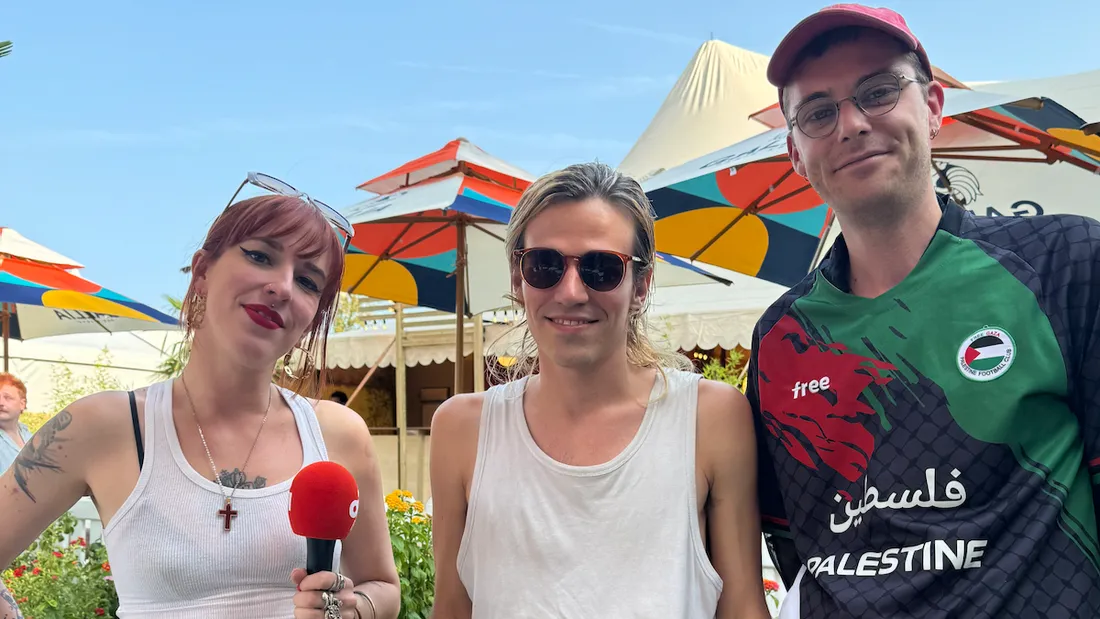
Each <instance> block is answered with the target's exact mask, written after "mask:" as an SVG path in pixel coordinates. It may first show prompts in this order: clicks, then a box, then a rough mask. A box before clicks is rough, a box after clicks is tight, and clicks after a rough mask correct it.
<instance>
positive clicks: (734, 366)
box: [703, 350, 746, 391]
mask: <svg viewBox="0 0 1100 619" xmlns="http://www.w3.org/2000/svg"><path fill="white" fill-rule="evenodd" d="M726 355H727V359H726V363H725V365H723V364H722V363H720V362H719V361H718V359H711V360H710V361H708V362H707V364H706V365H704V366H703V378H707V379H710V380H716V381H719V382H723V383H728V384H730V385H733V386H734V387H737V388H738V389H742V391H743V390H744V389H743V383H744V379H745V377H744V375H743V373H744V367H745V362H746V358H745V357H746V355H745V353H743V352H741V351H739V350H731V351H728V352H727V353H726Z"/></svg>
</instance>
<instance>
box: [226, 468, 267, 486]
mask: <svg viewBox="0 0 1100 619" xmlns="http://www.w3.org/2000/svg"><path fill="white" fill-rule="evenodd" d="M218 481H219V482H220V483H221V485H223V486H225V487H227V488H240V489H242V490H255V489H257V488H264V487H266V486H267V478H266V477H259V476H257V477H256V479H253V480H252V481H248V476H247V475H245V474H244V471H242V470H241V469H233V472H232V473H230V472H229V471H226V470H225V469H222V472H221V473H219V474H218Z"/></svg>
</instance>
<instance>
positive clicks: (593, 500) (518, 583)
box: [457, 369, 722, 619]
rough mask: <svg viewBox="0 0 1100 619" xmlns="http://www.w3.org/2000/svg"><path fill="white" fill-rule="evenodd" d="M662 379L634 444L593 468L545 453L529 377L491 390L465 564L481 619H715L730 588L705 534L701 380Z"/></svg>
mask: <svg viewBox="0 0 1100 619" xmlns="http://www.w3.org/2000/svg"><path fill="white" fill-rule="evenodd" d="M665 375H666V376H667V377H668V390H667V393H666V392H665V386H664V381H663V380H662V379H661V377H660V374H659V373H658V378H657V380H656V381H655V384H654V387H653V392H652V394H651V397H650V400H651V403H650V405H649V407H648V408H647V409H646V412H645V416H644V418H643V420H642V424H641V427H640V428H639V430H638V433H637V434H636V435H635V437H634V439H633V440H632V441H631V442H630V444H629V445H627V447H626V448H625V449H624V450H623V451H622V452H621V453H620V454H618V455H617V456H616V457H615V458H613V459H611V460H610V461H608V462H605V463H603V464H599V465H596V466H571V465H566V464H562V463H560V462H558V461H556V460H554V459H552V458H551V457H550V456H548V455H546V453H545V452H543V451H542V450H541V449H540V448H539V447H538V445H537V444H536V443H535V441H534V439H533V438H532V437H531V433H530V430H529V428H528V426H527V422H526V418H525V417H524V412H523V397H522V393H523V385H524V383H525V381H526V379H521V380H519V381H516V382H513V383H509V384H506V385H500V386H497V387H493V388H492V389H490V390H488V391H487V392H486V395H485V405H484V407H483V409H482V414H481V422H480V436H479V438H478V449H477V460H476V463H475V465H474V473H473V482H472V484H471V486H470V501H469V506H468V509H467V512H466V528H465V530H464V531H463V534H462V542H461V546H460V549H459V553H458V561H457V567H458V572H459V576H460V578H461V580H462V583H463V585H465V587H466V591H467V593H468V594H469V596H470V599H471V600H472V602H473V618H474V619H518V618H524V617H531V618H534V617H539V618H545V617H554V618H556V619H590V618H592V617H600V618H601V619H612V618H620V617H621V618H623V619H626V618H630V619H639V618H646V617H652V618H653V619H669V618H671V617H675V618H677V619H713V617H714V615H715V612H716V609H717V606H718V597H719V595H720V594H721V591H722V580H721V578H720V577H719V575H718V573H717V572H716V571H715V570H714V567H713V566H712V565H711V562H710V560H709V558H708V557H707V554H706V550H705V549H704V548H703V542H702V537H701V535H700V532H699V518H698V513H697V496H696V483H695V426H696V413H697V408H696V407H697V401H698V385H699V378H700V376H699V375H697V374H690V373H687V372H681V371H678V370H671V369H666V370H665ZM662 394H663V395H662ZM657 398H659V399H657Z"/></svg>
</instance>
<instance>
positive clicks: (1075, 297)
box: [748, 4, 1100, 619]
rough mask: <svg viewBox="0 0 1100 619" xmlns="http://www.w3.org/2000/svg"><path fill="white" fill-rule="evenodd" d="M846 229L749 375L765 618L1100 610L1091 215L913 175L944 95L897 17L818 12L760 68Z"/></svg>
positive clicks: (775, 319)
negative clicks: (994, 199)
mask: <svg viewBox="0 0 1100 619" xmlns="http://www.w3.org/2000/svg"><path fill="white" fill-rule="evenodd" d="M768 78H769V80H770V81H771V82H772V83H773V84H774V85H775V86H777V87H778V88H779V96H780V102H781V106H782V110H783V112H784V115H785V116H786V118H787V122H788V125H789V129H790V134H789V136H788V138H787V144H788V151H789V154H790V158H791V162H792V164H793V166H794V170H795V172H797V173H798V174H799V175H801V176H803V177H806V178H808V179H809V181H810V183H811V184H812V185H813V187H814V189H815V190H816V191H817V192H818V193H819V194H820V195H821V197H822V198H823V199H824V200H825V201H826V202H827V203H828V204H829V205H830V207H831V208H832V209H833V210H834V212H835V213H836V217H837V220H838V222H839V223H840V225H841V228H842V230H843V235H842V236H841V237H840V238H839V239H838V240H837V242H836V244H835V245H834V246H833V247H832V249H831V250H830V252H829V253H828V255H827V256H826V257H825V259H824V260H823V261H822V263H821V265H820V266H819V267H818V268H817V269H815V270H814V272H812V273H810V274H809V275H808V276H807V277H806V279H804V280H803V281H802V282H801V283H799V284H798V285H796V286H795V287H794V288H792V289H791V290H790V291H788V292H787V293H786V294H785V295H784V296H783V297H782V298H780V299H779V300H778V301H776V303H775V304H773V305H772V307H770V308H769V309H768V311H767V312H765V314H764V315H763V317H762V318H761V320H760V322H759V323H758V324H757V327H756V331H755V333H754V337H753V347H752V357H751V360H750V369H749V387H748V396H749V400H750V402H751V403H752V405H753V408H754V410H755V413H756V414H755V415H754V417H755V421H756V431H757V435H758V441H759V449H758V452H759V454H760V457H761V458H760V459H761V461H760V466H759V472H760V473H759V474H760V480H759V488H760V504H761V510H762V512H763V518H764V530H765V533H766V535H767V538H768V542H769V546H770V549H771V552H772V555H773V558H774V559H775V561H776V563H777V565H778V567H779V568H780V570H781V572H782V574H783V577H784V580H785V582H786V583H787V586H788V588H789V593H788V596H787V598H786V601H785V602H784V607H783V609H782V613H781V615H780V616H781V617H791V618H816V617H829V618H830V619H833V618H836V617H895V616H906V617H921V618H923V617H1009V618H1013V617H1067V618H1081V619H1084V618H1085V617H1095V616H1097V612H1100V610H1098V609H1100V542H1098V535H1097V513H1098V512H1100V490H1098V486H1100V278H1098V277H1097V276H1098V275H1100V271H1096V269H1098V268H1100V223H1097V222H1096V221H1095V220H1092V219H1087V218H1083V217H1077V216H1070V215H1054V216H1040V217H1020V218H1015V217H1013V218H1008V217H1004V218H988V217H978V216H975V215H973V214H971V213H970V212H969V211H966V210H964V209H963V208H962V207H960V206H959V205H957V204H955V203H954V202H952V201H951V200H949V199H947V198H942V199H941V198H938V197H937V194H936V193H935V191H934V188H933V184H932V168H931V154H932V153H931V142H932V139H933V138H934V137H935V136H936V134H937V133H938V132H939V131H940V128H941V123H942V121H943V102H944V89H943V87H942V86H941V85H940V84H938V83H936V82H935V81H934V80H933V78H932V65H931V63H930V62H929V60H928V54H927V53H926V51H925V49H924V47H923V46H922V45H921V43H920V41H918V40H917V38H916V37H915V36H914V35H913V33H912V32H911V31H910V30H909V28H908V26H907V25H906V23H905V20H904V19H903V18H902V17H901V16H900V15H898V14H897V13H895V12H893V11H890V10H888V9H875V8H869V7H864V6H860V5H853V4H847V5H836V6H832V7H828V8H826V9H823V10H821V11H819V12H818V13H815V14H814V15H811V16H810V17H808V18H806V19H804V20H803V21H802V22H801V23H799V24H798V25H797V26H795V28H794V29H793V30H791V32H790V33H789V34H788V35H787V36H786V37H785V38H784V39H783V41H782V42H781V43H780V44H779V47H778V49H776V51H775V53H774V55H773V56H772V59H771V64H770V65H769V67H768Z"/></svg>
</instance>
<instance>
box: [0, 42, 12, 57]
mask: <svg viewBox="0 0 1100 619" xmlns="http://www.w3.org/2000/svg"><path fill="white" fill-rule="evenodd" d="M10 53H11V41H0V58H3V57H4V56H7V55H8V54H10Z"/></svg>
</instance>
